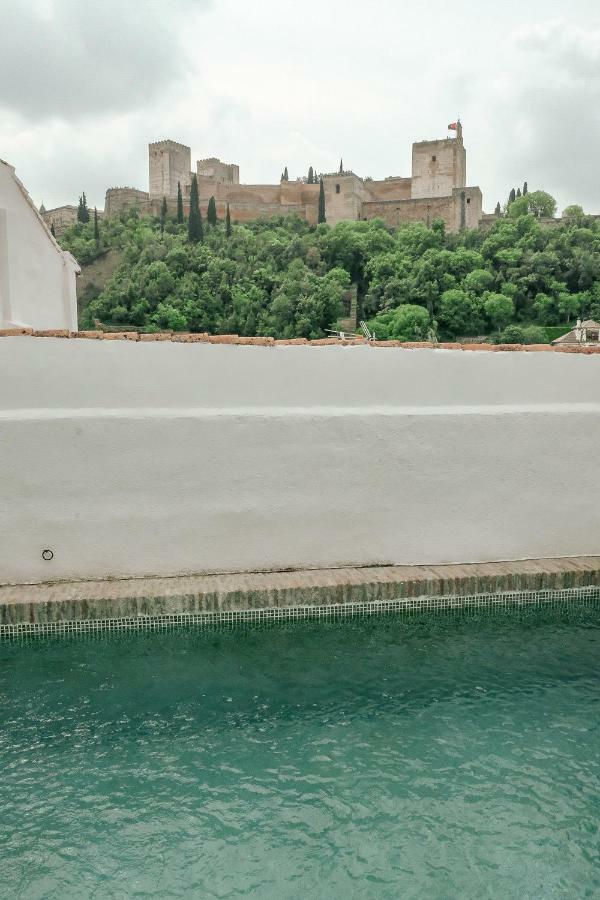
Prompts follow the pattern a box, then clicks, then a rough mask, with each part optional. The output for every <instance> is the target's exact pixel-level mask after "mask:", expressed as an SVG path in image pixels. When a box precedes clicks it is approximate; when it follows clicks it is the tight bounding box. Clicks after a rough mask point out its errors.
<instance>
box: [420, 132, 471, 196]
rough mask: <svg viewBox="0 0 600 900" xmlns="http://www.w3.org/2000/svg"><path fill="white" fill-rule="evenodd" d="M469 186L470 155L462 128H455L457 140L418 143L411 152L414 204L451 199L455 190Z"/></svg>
mask: <svg viewBox="0 0 600 900" xmlns="http://www.w3.org/2000/svg"><path fill="white" fill-rule="evenodd" d="M466 183H467V151H466V150H465V146H464V144H463V136H462V125H461V124H460V122H457V124H456V137H455V138H445V139H443V140H440V141H419V142H418V143H416V144H413V150H412V192H411V196H412V199H413V200H418V199H420V198H422V197H450V196H452V191H453V190H454V189H455V188H463V187H465V185H466Z"/></svg>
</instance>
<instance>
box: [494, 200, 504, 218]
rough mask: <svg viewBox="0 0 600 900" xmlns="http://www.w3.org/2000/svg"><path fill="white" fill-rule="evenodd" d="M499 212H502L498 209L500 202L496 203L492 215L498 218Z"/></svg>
mask: <svg viewBox="0 0 600 900" xmlns="http://www.w3.org/2000/svg"><path fill="white" fill-rule="evenodd" d="M501 212H502V209H501V207H500V201H498V203H496V209H495V210H494V214H495V215H496V216H499V215H500V213H501Z"/></svg>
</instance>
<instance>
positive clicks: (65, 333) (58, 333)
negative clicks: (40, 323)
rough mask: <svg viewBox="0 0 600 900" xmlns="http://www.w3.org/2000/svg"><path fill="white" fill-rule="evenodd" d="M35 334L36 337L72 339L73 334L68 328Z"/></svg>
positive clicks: (46, 330) (51, 329) (47, 330)
mask: <svg viewBox="0 0 600 900" xmlns="http://www.w3.org/2000/svg"><path fill="white" fill-rule="evenodd" d="M33 334H34V336H35V337H57V338H68V337H71V332H70V331H69V330H68V329H67V328H48V329H45V330H39V331H34V332H33Z"/></svg>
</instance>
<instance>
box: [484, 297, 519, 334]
mask: <svg viewBox="0 0 600 900" xmlns="http://www.w3.org/2000/svg"><path fill="white" fill-rule="evenodd" d="M483 308H484V310H485V314H486V316H487V317H488V319H489V320H490V322H491V323H492V325H493V327H494V328H497V329H498V331H501V330H502V328H504V327H505V326H506V325H508V323H509V322H510V320H511V319H512V317H513V315H514V313H515V307H514V303H513V302H512V300H511V299H510V297H506V296H505V295H504V294H495V293H494V292H493V291H488V293H487V294H486V295H485V296H484V300H483Z"/></svg>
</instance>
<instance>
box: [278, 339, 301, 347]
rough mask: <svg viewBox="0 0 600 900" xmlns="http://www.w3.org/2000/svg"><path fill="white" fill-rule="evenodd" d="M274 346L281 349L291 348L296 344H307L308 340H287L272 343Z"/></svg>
mask: <svg viewBox="0 0 600 900" xmlns="http://www.w3.org/2000/svg"><path fill="white" fill-rule="evenodd" d="M274 344H275V346H276V347H282V346H284V345H287V346H289V347H291V346H294V345H298V344H308V338H289V339H288V340H279V341H274Z"/></svg>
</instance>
